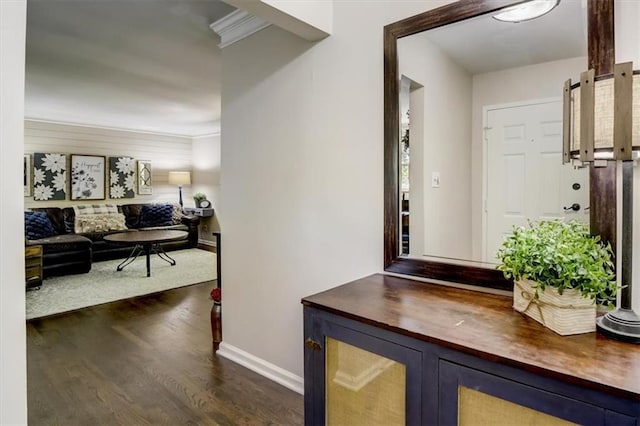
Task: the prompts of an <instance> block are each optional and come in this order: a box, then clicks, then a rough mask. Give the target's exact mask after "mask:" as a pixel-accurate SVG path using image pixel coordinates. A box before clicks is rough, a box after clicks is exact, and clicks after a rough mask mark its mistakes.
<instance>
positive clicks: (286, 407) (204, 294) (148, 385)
mask: <svg viewBox="0 0 640 426" xmlns="http://www.w3.org/2000/svg"><path fill="white" fill-rule="evenodd" d="M214 283H215V282H208V283H203V284H197V285H193V286H190V287H184V288H180V289H176V290H170V291H167V292H164V293H159V294H154V295H150V296H144V297H140V298H136V299H130V300H126V301H120V302H113V303H109V304H105V305H101V306H96V307H92V308H87V309H83V310H79V311H75V312H71V313H68V314H61V315H57V316H55V317H50V318H44V319H36V320H31V321H29V322H28V323H27V363H28V364H27V372H28V404H29V406H28V409H29V425H31V426H36V425H127V426H130V425H180V424H186V425H215V424H220V425H253V424H282V425H294V424H302V423H303V414H302V413H303V399H302V396H301V395H298V394H296V393H295V392H292V391H290V390H288V389H286V388H284V387H282V386H280V385H278V384H276V383H274V382H271V381H270V380H267V379H265V378H263V377H262V376H260V375H258V374H255V373H253V372H252V371H250V370H247V369H246V368H244V367H241V366H239V365H237V364H235V363H233V362H231V361H228V360H226V359H224V358H221V357H218V356H216V355H214V354H213V351H212V342H211V329H210V323H209V312H210V309H211V300H210V299H209V291H210V290H211V288H212V286H213V285H214Z"/></svg>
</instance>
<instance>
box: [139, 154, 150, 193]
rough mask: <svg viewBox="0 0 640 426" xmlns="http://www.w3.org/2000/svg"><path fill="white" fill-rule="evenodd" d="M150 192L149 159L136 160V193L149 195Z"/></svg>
mask: <svg viewBox="0 0 640 426" xmlns="http://www.w3.org/2000/svg"><path fill="white" fill-rule="evenodd" d="M152 193H153V186H152V185H151V161H147V160H138V194H141V195H149V194H152Z"/></svg>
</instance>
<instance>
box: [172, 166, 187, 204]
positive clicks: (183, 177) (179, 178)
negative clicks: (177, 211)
mask: <svg viewBox="0 0 640 426" xmlns="http://www.w3.org/2000/svg"><path fill="white" fill-rule="evenodd" d="M169 184H170V185H178V194H179V195H180V208H183V207H184V205H183V203H182V186H183V185H191V172H169Z"/></svg>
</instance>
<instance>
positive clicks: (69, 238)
mask: <svg viewBox="0 0 640 426" xmlns="http://www.w3.org/2000/svg"><path fill="white" fill-rule="evenodd" d="M144 205H145V204H125V205H121V206H118V211H119V212H120V213H122V214H123V215H124V217H125V224H126V226H127V228H129V229H130V230H131V231H132V232H134V231H143V230H149V229H176V230H182V231H187V232H188V233H189V235H188V237H187V239H186V240H181V241H172V242H168V243H163V244H161V246H162V248H163V249H164V250H166V251H169V250H179V249H184V248H192V247H197V245H198V224H199V223H200V218H199V217H197V216H187V215H181V217H180V218H179V220H180V223H178V224H173V225H165V226H160V227H140V226H139V225H140V213H141V211H142V208H143V206H144ZM31 210H33V211H37V212H44V213H46V214H47V216H48V218H49V220H50V221H51V224H52V225H53V228H54V230H55V233H56V235H53V236H50V237H46V238H41V239H37V240H29V239H27V240H26V245H42V250H43V259H42V260H43V277H44V278H48V277H51V276H55V275H67V274H79V273H85V272H89V271H90V270H91V263H92V262H94V261H100V260H109V259H116V258H124V257H126V256H127V255H128V254H129V253H130V252H131V250H132V248H131V247H127V246H117V245H113V244H109V243H108V242H106V241H104V239H103V238H104V236H105V235H108V234H112V233H115V232H127V231H126V230H125V231H122V230H118V231H106V232H95V233H83V234H76V233H75V232H74V224H75V211H74V209H73V207H65V208H59V207H47V208H33V209H31Z"/></svg>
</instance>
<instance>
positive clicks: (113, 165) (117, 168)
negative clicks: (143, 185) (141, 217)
mask: <svg viewBox="0 0 640 426" xmlns="http://www.w3.org/2000/svg"><path fill="white" fill-rule="evenodd" d="M135 183H136V161H135V160H134V159H133V158H131V157H109V198H133V197H134V196H135V193H134V191H133V188H134V187H135Z"/></svg>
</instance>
